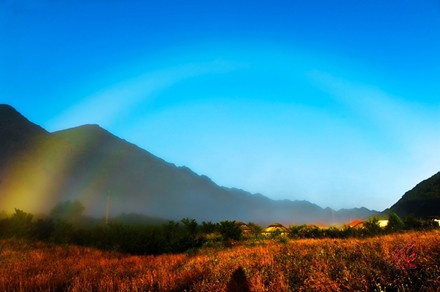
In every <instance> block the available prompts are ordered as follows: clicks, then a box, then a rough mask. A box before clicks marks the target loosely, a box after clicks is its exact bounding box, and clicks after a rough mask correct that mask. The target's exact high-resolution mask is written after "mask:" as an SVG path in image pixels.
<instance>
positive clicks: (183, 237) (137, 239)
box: [0, 201, 438, 255]
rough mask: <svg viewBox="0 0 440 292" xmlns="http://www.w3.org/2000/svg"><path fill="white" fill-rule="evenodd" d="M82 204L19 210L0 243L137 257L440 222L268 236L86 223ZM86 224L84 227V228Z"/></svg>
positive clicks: (257, 230) (187, 222)
mask: <svg viewBox="0 0 440 292" xmlns="http://www.w3.org/2000/svg"><path fill="white" fill-rule="evenodd" d="M83 210H84V208H83V206H82V205H81V203H79V202H77V201H74V202H70V201H67V202H63V203H60V204H58V205H56V206H55V207H54V208H53V209H52V211H51V212H50V214H49V215H48V216H46V217H43V218H34V215H33V214H30V213H26V212H24V211H22V210H19V209H15V213H13V214H12V215H10V216H3V217H4V218H3V219H0V238H21V239H26V240H35V241H44V242H48V243H53V244H74V245H81V246H89V247H95V248H98V249H102V250H108V251H117V252H123V253H130V254H138V255H146V254H150V255H157V254H163V253H181V252H187V253H191V252H193V251H196V250H197V249H199V248H202V247H225V246H226V247H227V246H231V245H232V244H233V243H237V242H239V241H248V242H251V243H252V242H255V241H256V240H263V239H277V240H280V242H287V239H288V238H291V239H301V238H349V237H359V238H361V237H369V236H377V235H381V234H389V233H392V232H401V231H405V230H422V229H424V230H428V229H433V228H436V226H437V227H438V224H437V225H436V224H434V223H435V222H432V221H427V220H420V219H416V218H414V217H407V218H404V219H401V218H400V217H399V216H398V215H397V214H396V213H390V214H389V216H388V225H387V226H386V227H385V228H381V227H379V224H378V219H377V218H371V219H369V221H367V222H364V224H363V225H362V226H361V227H358V228H352V227H349V226H342V227H341V228H337V227H329V228H319V227H317V226H314V225H291V226H289V227H288V228H287V230H288V231H287V232H281V231H280V230H278V231H276V232H273V233H271V234H269V235H267V234H264V233H263V232H262V231H263V228H262V227H261V226H259V225H258V224H255V223H252V222H250V223H248V224H246V230H243V228H242V226H243V225H240V224H238V222H236V221H229V220H226V221H221V222H218V223H212V222H205V221H204V222H202V223H201V224H199V223H197V221H196V220H195V219H191V218H184V219H182V220H181V221H168V222H167V223H163V224H126V223H118V222H112V223H109V224H104V223H96V222H95V223H90V222H89V223H88V224H84V222H83V221H84V220H83V221H81V219H83V218H84V217H83V216H82V212H83ZM81 222H82V223H81Z"/></svg>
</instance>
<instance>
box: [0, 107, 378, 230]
mask: <svg viewBox="0 0 440 292" xmlns="http://www.w3.org/2000/svg"><path fill="white" fill-rule="evenodd" d="M66 200H79V201H80V202H81V203H82V204H83V205H84V206H85V213H86V214H87V215H92V216H95V217H99V216H104V214H105V212H106V209H109V212H110V214H111V216H117V215H119V214H121V213H138V214H143V215H146V216H151V217H157V218H165V219H170V220H180V219H182V218H184V217H188V218H194V219H196V220H198V221H214V222H217V221H221V220H240V221H244V222H249V221H252V222H256V223H260V224H266V223H270V222H274V221H277V222H281V223H285V224H303V223H316V222H325V223H327V224H337V223H345V222H348V221H350V220H351V219H353V218H368V217H370V216H373V215H376V214H378V212H376V211H372V210H368V209H366V208H354V209H341V210H337V211H336V210H333V209H331V208H321V207H320V206H318V205H316V204H313V203H311V202H308V201H290V200H272V199H269V198H268V197H265V196H263V195H261V194H251V193H249V192H246V191H244V190H240V189H235V188H226V187H222V186H218V185H217V184H216V183H214V182H213V181H212V180H211V179H210V178H208V177H207V176H204V175H198V174H196V173H194V172H193V171H192V170H191V169H189V168H187V167H178V166H176V165H174V164H172V163H169V162H166V161H164V160H163V159H161V158H159V157H156V156H154V155H153V154H151V153H149V152H148V151H146V150H144V149H141V148H139V147H138V146H136V145H134V144H132V143H129V142H127V141H125V140H123V139H121V138H118V137H116V136H115V135H113V134H111V133H110V132H108V131H107V130H105V129H103V128H101V127H100V126H98V125H82V126H79V127H75V128H71V129H66V130H62V131H58V132H53V133H50V132H48V131H46V130H45V129H43V128H42V127H40V126H38V125H36V124H34V123H32V122H31V121H29V120H28V119H26V118H25V117H24V116H23V115H21V114H20V113H19V112H18V111H17V110H15V109H14V108H12V107H11V106H9V105H0V210H1V209H5V211H10V210H13V208H20V209H23V210H25V211H30V212H49V211H50V209H51V208H53V207H54V206H55V204H57V203H58V202H63V201H66Z"/></svg>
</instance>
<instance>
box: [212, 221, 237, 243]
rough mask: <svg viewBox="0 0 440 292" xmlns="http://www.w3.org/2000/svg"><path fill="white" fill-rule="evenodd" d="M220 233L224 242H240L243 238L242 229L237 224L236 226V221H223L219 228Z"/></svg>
mask: <svg viewBox="0 0 440 292" xmlns="http://www.w3.org/2000/svg"><path fill="white" fill-rule="evenodd" d="M218 229H219V230H218V231H219V232H220V234H221V235H222V238H223V241H229V240H240V238H241V232H242V230H241V228H240V226H238V225H237V224H235V220H234V221H229V220H225V221H221V222H220V225H219V226H218Z"/></svg>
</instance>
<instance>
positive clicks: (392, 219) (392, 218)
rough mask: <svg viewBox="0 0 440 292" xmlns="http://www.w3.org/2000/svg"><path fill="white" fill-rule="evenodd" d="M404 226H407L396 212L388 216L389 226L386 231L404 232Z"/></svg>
mask: <svg viewBox="0 0 440 292" xmlns="http://www.w3.org/2000/svg"><path fill="white" fill-rule="evenodd" d="M404 226H405V224H404V223H403V221H402V219H400V217H399V215H397V214H396V212H391V213H390V214H389V215H388V225H387V227H386V230H388V231H399V230H402V229H403V227H404Z"/></svg>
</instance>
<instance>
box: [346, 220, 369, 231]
mask: <svg viewBox="0 0 440 292" xmlns="http://www.w3.org/2000/svg"><path fill="white" fill-rule="evenodd" d="M347 226H348V227H350V228H356V229H358V228H364V227H365V221H362V220H360V219H355V220H353V221H351V222H350V223H348V224H347Z"/></svg>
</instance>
